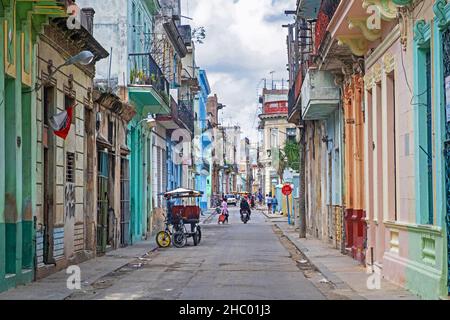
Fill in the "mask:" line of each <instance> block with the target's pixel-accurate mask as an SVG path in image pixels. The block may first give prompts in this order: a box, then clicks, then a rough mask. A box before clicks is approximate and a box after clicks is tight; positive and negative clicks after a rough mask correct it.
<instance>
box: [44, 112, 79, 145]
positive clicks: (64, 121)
mask: <svg viewBox="0 0 450 320" xmlns="http://www.w3.org/2000/svg"><path fill="white" fill-rule="evenodd" d="M75 106H76V105H73V106H70V107H68V108H67V109H66V110H65V111H63V112H60V113H58V114H56V115H54V116H53V117H51V118H50V120H49V122H50V126H51V127H52V129H53V133H54V134H55V135H57V136H58V137H60V138H62V139H64V140H66V138H67V135H68V134H69V131H70V127H71V125H72V117H73V109H74V108H75Z"/></svg>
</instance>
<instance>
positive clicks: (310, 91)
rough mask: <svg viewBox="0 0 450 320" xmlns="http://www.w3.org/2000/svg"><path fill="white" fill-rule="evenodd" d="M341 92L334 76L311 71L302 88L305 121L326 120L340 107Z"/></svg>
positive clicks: (325, 72) (314, 70)
mask: <svg viewBox="0 0 450 320" xmlns="http://www.w3.org/2000/svg"><path fill="white" fill-rule="evenodd" d="M339 101H340V90H339V88H338V87H337V86H336V85H335V83H334V77H333V74H332V73H330V72H327V71H319V70H317V69H310V70H309V71H308V73H307V74H306V77H305V81H304V82H303V86H302V117H303V119H304V120H324V119H327V118H328V116H329V115H330V114H331V113H332V112H334V111H335V110H336V109H337V108H338V107H339Z"/></svg>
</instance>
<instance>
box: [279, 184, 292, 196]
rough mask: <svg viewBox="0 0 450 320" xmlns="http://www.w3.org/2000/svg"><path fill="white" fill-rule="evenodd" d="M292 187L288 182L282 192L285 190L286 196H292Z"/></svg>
mask: <svg viewBox="0 0 450 320" xmlns="http://www.w3.org/2000/svg"><path fill="white" fill-rule="evenodd" d="M292 191H293V190H292V187H291V186H290V185H289V184H286V185H285V186H284V187H283V189H281V192H283V194H284V195H285V196H290V195H291V194H292Z"/></svg>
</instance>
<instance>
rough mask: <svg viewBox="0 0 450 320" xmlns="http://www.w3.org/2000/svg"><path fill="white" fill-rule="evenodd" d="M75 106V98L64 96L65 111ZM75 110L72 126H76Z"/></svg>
mask: <svg viewBox="0 0 450 320" xmlns="http://www.w3.org/2000/svg"><path fill="white" fill-rule="evenodd" d="M74 104H75V98H73V97H71V96H69V95H67V94H66V95H64V109H66V110H67V109H68V108H69V107H71V106H73V105H74ZM75 119H76V116H75V109H74V110H73V117H72V124H75Z"/></svg>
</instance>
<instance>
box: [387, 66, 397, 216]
mask: <svg viewBox="0 0 450 320" xmlns="http://www.w3.org/2000/svg"><path fill="white" fill-rule="evenodd" d="M386 81H387V83H386V90H387V92H386V95H387V96H388V105H387V115H388V117H387V130H388V131H389V132H388V136H391V137H392V138H391V139H389V141H390V143H388V146H387V148H388V150H387V157H388V163H387V166H388V176H387V177H386V178H387V179H388V188H389V190H388V195H389V199H388V203H389V218H390V219H393V220H394V221H397V220H398V216H397V208H398V203H397V152H396V151H397V128H396V118H397V115H396V104H395V100H396V95H395V73H394V72H392V73H390V74H388V75H387V77H386Z"/></svg>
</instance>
